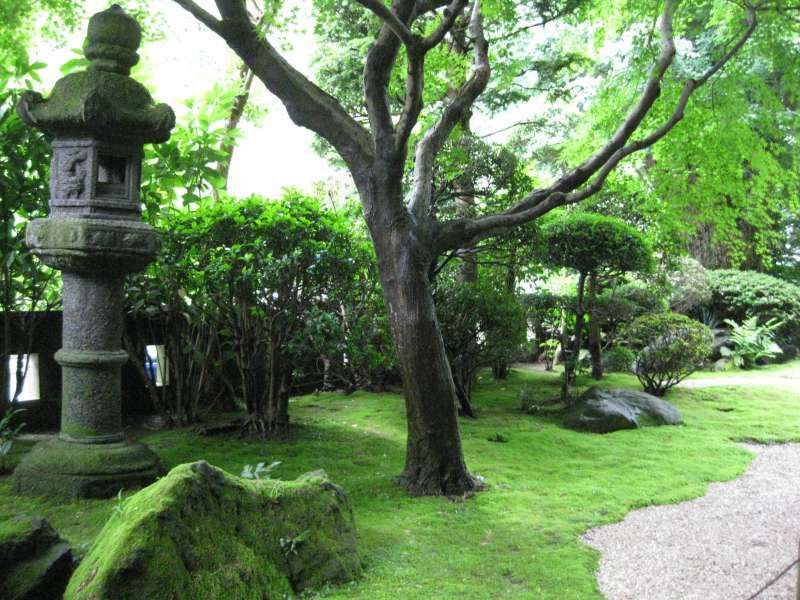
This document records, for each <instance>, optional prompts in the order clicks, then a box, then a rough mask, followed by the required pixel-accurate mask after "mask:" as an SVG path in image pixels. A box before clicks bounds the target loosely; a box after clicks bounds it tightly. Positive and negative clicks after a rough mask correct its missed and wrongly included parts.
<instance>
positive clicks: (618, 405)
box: [564, 387, 683, 433]
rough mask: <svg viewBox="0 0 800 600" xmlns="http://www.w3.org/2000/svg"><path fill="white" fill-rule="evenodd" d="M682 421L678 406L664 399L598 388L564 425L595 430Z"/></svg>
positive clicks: (583, 399) (585, 395) (585, 396)
mask: <svg viewBox="0 0 800 600" xmlns="http://www.w3.org/2000/svg"><path fill="white" fill-rule="evenodd" d="M682 423H683V418H682V417H681V414H680V412H678V409H677V408H675V407H674V406H672V404H670V403H669V402H666V401H665V400H662V399H661V398H657V397H656V396H652V395H650V394H646V393H644V392H637V391H633V390H601V389H599V388H596V387H592V388H590V389H589V390H587V391H586V392H584V393H583V394H582V395H581V397H580V398H579V400H578V404H577V405H576V406H574V407H573V408H571V409H570V410H569V411H568V412H567V414H566V415H565V416H564V426H565V427H568V428H570V429H577V430H580V431H591V432H594V433H609V432H611V431H617V430H619V429H637V428H639V427H648V426H658V425H680V424H682Z"/></svg>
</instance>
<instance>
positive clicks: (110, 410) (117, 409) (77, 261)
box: [13, 5, 175, 497]
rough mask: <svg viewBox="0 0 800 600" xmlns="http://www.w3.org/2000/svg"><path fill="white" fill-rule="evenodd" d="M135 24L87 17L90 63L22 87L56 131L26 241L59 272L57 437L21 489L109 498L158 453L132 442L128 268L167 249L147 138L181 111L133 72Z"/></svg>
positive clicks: (149, 470)
mask: <svg viewBox="0 0 800 600" xmlns="http://www.w3.org/2000/svg"><path fill="white" fill-rule="evenodd" d="M140 41H141V28H140V27H139V24H138V23H137V22H136V21H135V20H134V19H133V18H131V17H130V16H128V15H127V14H126V13H125V12H124V11H123V10H122V9H121V8H120V7H119V6H118V5H113V6H111V8H109V9H108V10H105V11H102V12H100V13H97V14H96V15H94V16H93V17H92V18H91V19H90V20H89V28H88V34H87V37H86V41H85V43H84V46H83V47H84V53H85V55H86V58H87V59H88V60H89V66H88V68H87V69H86V70H84V71H81V72H78V73H71V74H69V75H67V76H66V77H63V78H62V79H60V80H59V81H58V82H57V83H56V84H55V86H54V87H53V92H52V94H51V96H50V97H49V98H47V99H45V98H43V97H42V96H41V95H40V94H38V93H36V92H30V91H29V92H26V93H25V94H24V95H23V97H22V100H21V102H20V104H19V106H18V107H17V108H18V112H19V114H20V116H21V118H22V119H23V120H24V121H25V122H26V123H27V124H28V125H30V126H31V127H35V128H37V129H40V130H41V131H43V132H45V133H46V134H48V135H50V136H52V137H53V138H54V139H53V142H52V147H53V159H52V168H51V176H50V196H51V197H50V214H49V216H48V218H46V219H35V220H33V221H31V222H30V223H29V224H28V227H27V230H26V238H25V239H26V243H27V245H28V247H29V248H30V249H31V252H32V253H33V254H34V255H36V256H37V257H38V258H39V260H41V261H42V262H43V263H44V264H46V265H48V266H50V267H52V268H54V269H58V270H60V271H62V279H63V288H62V289H63V307H64V308H63V323H64V327H63V345H62V348H61V350H59V351H58V352H57V353H56V355H55V359H56V361H57V362H58V363H59V364H60V365H61V368H62V392H61V431H60V433H59V439H58V440H55V441H52V442H48V443H45V444H40V445H39V446H37V447H36V448H35V449H34V450H33V451H32V452H31V453H29V454H28V455H27V456H26V457H24V458H23V460H22V461H21V462H20V464H19V466H18V467H17V469H16V470H15V472H14V484H13V489H14V492H15V493H17V494H48V495H50V496H67V497H75V496H79V497H99V496H110V495H113V494H115V493H117V491H119V490H120V489H122V488H126V489H127V488H130V487H134V486H140V485H146V484H148V483H150V482H151V481H153V479H154V478H155V477H156V475H157V474H158V472H159V464H158V457H157V456H156V455H155V454H154V453H152V452H151V451H150V450H148V449H147V448H146V447H145V446H143V445H142V444H137V443H133V442H130V441H127V440H126V439H125V433H124V432H123V429H122V405H121V389H120V388H121V379H120V368H121V367H122V365H123V364H124V363H125V362H126V361H127V360H128V355H127V353H126V352H124V351H123V350H122V348H121V346H122V332H123V326H124V323H123V285H124V279H125V276H126V275H127V274H129V273H133V272H136V271H138V270H141V269H143V268H144V267H146V266H147V264H148V263H150V262H151V261H152V260H153V259H154V258H155V257H156V255H157V253H158V250H159V248H160V246H161V238H160V237H159V235H158V233H157V232H156V231H155V230H154V229H153V228H152V227H151V226H150V225H147V224H146V223H142V222H141V220H140V217H141V203H140V200H139V193H140V190H139V183H140V177H141V168H142V154H143V152H142V148H143V145H144V144H145V143H150V142H163V141H165V140H166V139H168V138H169V135H170V131H171V129H172V127H173V126H174V124H175V115H174V114H173V112H172V110H171V109H170V108H169V107H168V106H167V105H165V104H156V103H155V102H154V101H153V99H152V97H151V96H150V94H149V92H148V91H147V90H146V89H145V87H144V86H143V85H141V84H140V83H138V82H137V81H134V80H133V79H131V78H130V77H129V76H128V74H129V73H130V68H131V67H132V66H133V65H135V64H136V63H137V61H138V60H139V57H138V54H137V53H136V51H137V50H138V47H139V42H140Z"/></svg>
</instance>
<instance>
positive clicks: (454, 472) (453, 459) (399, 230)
mask: <svg viewBox="0 0 800 600" xmlns="http://www.w3.org/2000/svg"><path fill="white" fill-rule="evenodd" d="M398 192H399V186H398ZM367 200H368V201H366V202H364V205H365V209H366V210H365V214H366V216H367V220H368V224H369V226H370V233H371V235H372V239H373V242H374V244H375V249H376V254H377V257H378V265H379V267H380V274H381V282H382V284H383V294H384V298H385V300H386V305H387V309H388V311H389V323H390V326H391V331H392V336H393V338H394V342H395V346H396V349H397V357H398V360H399V362H400V370H401V372H402V375H403V383H404V391H405V400H406V416H407V420H408V438H407V442H406V464H405V468H404V470H403V473H402V474H401V475H400V477H399V478H398V482H399V483H400V484H401V485H403V486H404V487H405V488H406V489H408V491H409V492H410V493H411V494H413V495H425V496H434V495H442V494H445V495H456V494H464V493H466V492H469V491H473V490H476V489H479V487H480V485H479V483H478V482H477V481H476V480H475V479H474V478H473V477H472V475H470V473H469V471H468V470H467V466H466V464H465V462H464V455H463V452H462V450H461V435H460V433H459V430H458V414H457V410H456V405H457V398H456V390H455V385H454V383H453V377H452V374H451V372H450V364H449V363H448V361H447V356H446V354H445V347H444V341H443V340H442V334H441V331H440V329H439V322H438V320H437V318H436V310H435V307H434V303H433V296H432V294H431V288H430V282H429V280H428V266H429V265H430V262H431V258H432V257H431V256H430V253H429V252H428V251H427V250H426V249H425V247H424V246H423V245H422V243H421V241H420V240H419V238H418V237H417V236H415V235H412V231H411V230H412V225H411V223H410V222H409V218H408V215H407V213H405V212H403V213H402V214H399V215H394V216H393V215H391V214H386V212H388V211H374V212H373V211H371V210H370V208H371V207H372V206H373V205H374V204H373V201H374V200H375V198H368V199H367Z"/></svg>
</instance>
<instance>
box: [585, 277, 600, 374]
mask: <svg viewBox="0 0 800 600" xmlns="http://www.w3.org/2000/svg"><path fill="white" fill-rule="evenodd" d="M597 291H598V290H597V274H596V273H592V274H591V275H590V276H589V340H588V341H589V353H590V355H591V357H592V379H602V378H603V350H602V333H601V331H600V323H599V321H598V320H597V316H596V314H595V313H596V311H595V304H596V300H597Z"/></svg>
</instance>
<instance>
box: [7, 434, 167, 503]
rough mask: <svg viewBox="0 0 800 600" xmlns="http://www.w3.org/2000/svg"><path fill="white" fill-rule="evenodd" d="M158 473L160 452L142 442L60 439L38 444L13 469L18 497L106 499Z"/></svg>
mask: <svg viewBox="0 0 800 600" xmlns="http://www.w3.org/2000/svg"><path fill="white" fill-rule="evenodd" d="M160 474H161V465H160V462H159V459H158V456H156V454H155V453H154V452H153V451H152V450H150V449H149V448H148V447H147V446H145V445H144V444H141V443H139V442H130V441H123V442H117V443H108V444H83V443H76V442H70V441H66V440H63V439H60V438H56V439H53V440H49V441H46V442H41V443H39V444H37V445H36V446H35V447H34V448H33V449H32V450H31V451H30V452H29V453H28V454H27V455H25V457H24V458H23V459H22V461H21V462H20V463H19V465H18V466H17V468H16V469H15V470H14V476H13V491H14V493H15V494H17V495H21V496H38V495H47V496H51V497H52V496H54V497H62V498H109V497H111V496H114V495H115V494H117V493H118V492H119V491H120V490H122V489H125V490H130V489H131V488H138V487H143V486H146V485H149V484H151V483H152V482H153V481H155V479H156V477H158V475H160Z"/></svg>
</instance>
